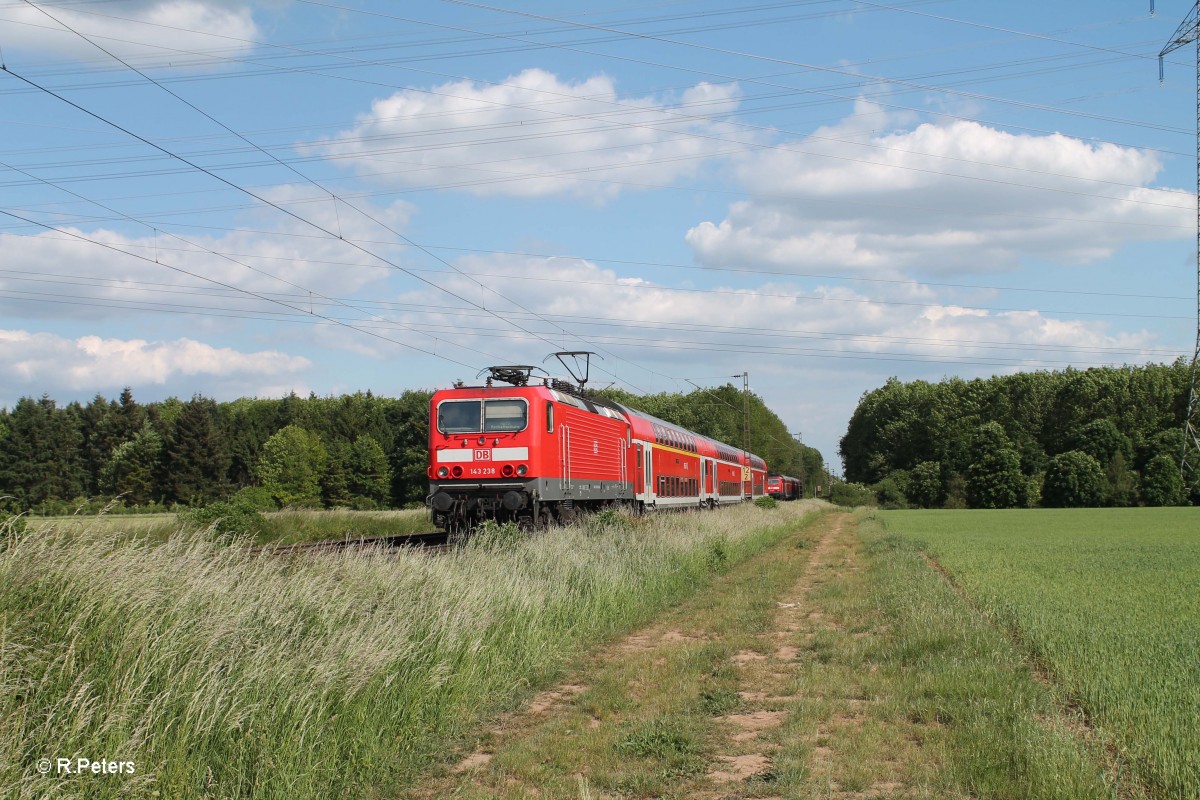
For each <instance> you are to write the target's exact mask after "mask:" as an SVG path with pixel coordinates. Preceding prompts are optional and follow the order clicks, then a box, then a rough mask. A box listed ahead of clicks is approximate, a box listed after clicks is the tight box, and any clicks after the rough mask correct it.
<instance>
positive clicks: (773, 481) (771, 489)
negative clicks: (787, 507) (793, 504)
mask: <svg viewBox="0 0 1200 800" xmlns="http://www.w3.org/2000/svg"><path fill="white" fill-rule="evenodd" d="M767 494H768V495H769V496H771V497H774V498H775V499H776V500H799V499H800V498H801V497H803V496H804V484H802V483H800V479H799V478H791V477H788V476H787V475H772V476H771V477H769V478H767Z"/></svg>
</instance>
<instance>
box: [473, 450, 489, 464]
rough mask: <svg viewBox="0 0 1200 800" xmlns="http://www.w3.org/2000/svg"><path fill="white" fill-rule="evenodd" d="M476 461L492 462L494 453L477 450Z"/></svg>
mask: <svg viewBox="0 0 1200 800" xmlns="http://www.w3.org/2000/svg"><path fill="white" fill-rule="evenodd" d="M475 460H476V461H491V460H492V451H491V450H476V451H475Z"/></svg>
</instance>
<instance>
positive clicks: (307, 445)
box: [254, 425, 329, 506]
mask: <svg viewBox="0 0 1200 800" xmlns="http://www.w3.org/2000/svg"><path fill="white" fill-rule="evenodd" d="M328 461H329V454H328V452H327V451H326V449H325V445H324V444H323V443H322V442H321V437H319V436H317V435H316V434H315V433H310V432H309V431H306V430H305V429H304V428H301V427H300V426H298V425H288V426H287V427H285V428H283V429H281V430H280V431H278V432H277V433H276V434H275V435H273V436H272V437H271V438H269V439H267V441H266V443H264V444H263V448H262V453H261V454H260V456H259V459H258V462H257V463H256V464H255V467H254V473H255V478H257V480H258V481H259V483H260V484H262V486H263V487H264V488H266V489H267V490H268V491H270V492H271V495H272V497H274V498H275V502H277V503H278V504H279V505H280V506H311V505H318V504H320V500H321V475H322V474H324V472H325V467H326V464H327V463H328Z"/></svg>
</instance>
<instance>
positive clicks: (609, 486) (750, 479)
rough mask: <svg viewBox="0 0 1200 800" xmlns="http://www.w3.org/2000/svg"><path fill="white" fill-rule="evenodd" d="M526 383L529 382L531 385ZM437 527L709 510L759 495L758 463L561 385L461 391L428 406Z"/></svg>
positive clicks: (763, 470) (763, 471) (762, 484)
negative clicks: (618, 510) (616, 509)
mask: <svg viewBox="0 0 1200 800" xmlns="http://www.w3.org/2000/svg"><path fill="white" fill-rule="evenodd" d="M526 379H527V376H526ZM428 475H429V478H430V484H429V496H428V498H427V502H428V504H429V507H430V509H431V510H432V513H433V521H434V524H436V525H438V526H439V527H442V528H444V529H446V530H467V529H469V528H471V527H473V526H474V525H476V524H478V523H479V522H482V521H483V520H487V519H493V520H497V521H507V520H513V521H518V522H527V523H529V524H532V525H540V524H544V523H547V522H550V521H569V520H571V519H573V518H574V516H575V514H576V513H577V512H579V511H584V510H595V509H599V508H605V507H609V506H616V505H620V506H624V507H626V508H629V509H631V510H634V511H638V512H642V511H652V510H656V509H666V508H702V507H706V508H712V507H714V506H716V505H718V504H722V503H735V502H741V501H742V500H749V499H753V498H756V497H762V496H763V495H764V494H765V492H766V480H767V465H766V463H765V462H764V461H763V460H762V459H761V458H759V457H758V456H756V455H753V454H750V453H745V452H743V451H742V450H739V449H736V448H733V447H730V446H729V445H727V444H723V443H721V442H718V441H716V440H714V439H709V438H707V437H705V436H701V435H699V434H697V433H693V432H691V431H688V430H685V429H684V428H681V427H679V426H678V425H672V424H671V423H669V422H665V421H663V420H660V419H658V418H656V417H652V416H650V415H649V414H644V413H642V412H640V411H635V410H633V409H631V408H627V407H625V406H622V405H618V404H616V403H610V402H607V401H604V400H600V399H598V398H595V397H591V396H589V395H586V394H583V393H580V392H578V391H575V390H574V387H571V386H570V385H568V384H565V383H562V382H559V381H555V382H553V383H550V382H549V381H547V382H546V384H545V385H542V386H528V385H505V386H493V385H492V380H490V379H489V380H488V382H487V385H485V386H473V387H455V388H453V389H444V390H441V391H438V392H435V393H434V395H433V398H432V400H431V405H430V425H429V469H428Z"/></svg>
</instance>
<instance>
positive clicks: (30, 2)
mask: <svg viewBox="0 0 1200 800" xmlns="http://www.w3.org/2000/svg"><path fill="white" fill-rule="evenodd" d="M24 1H25V3H26V4H27V5H29V6H31V7H33V8H36V9H38V10H39V11H41V12H42V13H43V14H46V16H48V17H50V18H51V19H52V20H54V21H55V22H58V23H59V24H61V25H63V27H64V28H66V29H67V30H69V31H71V32H72V33H74V34H75V35H77V36H79V37H80V38H82V39H84V40H85V41H88V42H89V44H92V45H93V46H95V47H97V48H99V49H100V50H101V51H102V52H104V53H105V54H106V55H108V56H110V57H111V58H113V59H114V60H116V61H118V62H120V63H121V64H123V65H124V66H126V67H128V68H129V69H131V70H133V71H134V72H136V73H137V74H138V75H139V76H141V77H142V78H144V79H145V80H147V81H149V82H150V83H152V84H154V85H155V86H157V87H158V88H160V89H161V90H163V91H165V92H167V93H168V94H170V95H171V96H172V97H174V98H176V99H177V100H179V101H180V102H182V103H184V104H185V105H187V106H188V107H189V108H191V109H192V110H194V111H196V112H197V113H199V114H201V115H202V116H204V117H205V118H206V119H208V120H210V121H212V122H213V123H215V124H216V125H218V126H220V127H221V128H222V129H224V130H225V131H227V132H229V133H231V134H233V135H235V136H237V137H238V138H239V139H240V140H242V141H243V142H245V143H246V144H249V145H250V146H252V147H253V148H254V149H255V150H257V151H258V152H261V153H263V154H264V155H266V156H268V157H269V158H271V159H272V160H273V161H275V162H276V163H279V164H280V165H282V166H285V167H287V168H288V169H289V170H290V171H291V172H292V173H293V174H295V175H297V176H298V177H300V178H301V179H302V180H304V181H305V182H306V183H309V184H310V185H312V186H314V187H317V188H318V189H321V190H322V191H324V192H326V193H327V194H329V196H330V198H332V200H333V208H334V215H335V219H337V226H338V232H337V234H336V235H337V238H338V239H339V240H342V241H345V240H344V238H343V236H342V233H341V221H340V216H339V215H338V213H337V202H338V200H339V198H338V197H337V195H335V194H334V193H333V192H331V191H330V190H328V189H326V188H325V187H324V186H322V185H321V184H319V183H318V182H317V181H315V180H313V179H312V178H311V177H309V176H307V175H304V174H303V173H301V172H299V171H298V170H296V169H295V168H294V167H291V166H289V165H286V164H284V163H283V162H282V161H280V160H279V159H278V158H276V157H275V156H274V155H272V154H271V153H269V152H267V151H266V150H264V149H263V148H261V147H259V146H258V145H257V144H255V143H254V142H253V141H251V140H249V139H247V138H246V137H245V136H242V135H241V134H239V133H237V132H236V131H234V130H233V129H231V128H229V127H228V126H227V125H225V124H224V123H222V122H221V121H220V120H217V119H216V118H214V117H213V116H212V115H210V114H208V113H207V112H205V111H203V110H202V109H200V108H199V107H197V106H196V105H195V104H193V103H191V102H189V101H188V100H186V99H184V98H183V97H181V96H179V95H178V94H176V93H175V92H173V91H171V90H170V89H168V88H167V87H165V86H162V85H161V84H160V83H159V82H158V81H156V80H155V79H154V78H152V77H150V76H149V75H146V74H145V73H143V72H142V71H141V70H138V69H137V68H136V67H133V66H131V65H130V64H128V63H127V62H126V61H124V60H123V59H121V58H120V57H119V56H117V55H115V54H113V53H111V52H109V51H108V50H106V49H104V48H103V47H101V46H100V45H98V44H96V43H95V42H92V41H91V40H90V39H88V37H87V36H85V35H84V34H82V33H80V32H79V31H76V30H74V29H73V28H71V27H70V26H68V25H66V24H64V23H62V22H61V21H60V20H58V19H57V18H55V17H54V16H53V15H51V14H49V13H48V12H46V11H45V10H44V9H41V8H40V7H39V6H38V5H37V4H35V3H34V2H33V0H24ZM52 94H53V93H52ZM55 96H58V95H55ZM60 99H65V98H61V97H60ZM67 102H68V103H70V101H67ZM70 104H71V105H73V106H75V107H76V108H80V107H79V106H78V105H77V104H75V103H70ZM89 113H91V112H89ZM93 116H95V115H93ZM100 119H101V120H102V121H104V122H107V123H108V124H113V123H112V122H111V121H109V120H107V119H104V118H100ZM114 127H117V128H118V129H120V130H124V129H123V128H121V127H120V126H116V125H114ZM125 132H127V133H129V131H125ZM133 135H134V136H135V137H136V138H138V139H139V140H141V141H143V142H146V143H147V144H151V146H154V147H156V148H157V149H159V150H162V151H163V152H164V153H166V154H168V155H170V156H172V157H174V158H180V157H179V156H178V155H176V154H174V153H171V152H170V151H167V150H164V149H163V148H161V147H158V146H157V145H154V144H153V143H152V142H149V141H148V140H146V139H144V138H143V137H140V136H137V135H136V134H133ZM180 160H182V161H184V162H185V163H187V164H189V165H190V166H193V167H196V168H198V169H200V170H201V171H203V172H205V173H206V174H208V175H211V176H213V177H218V179H220V180H223V181H224V179H222V178H219V176H216V175H215V173H213V172H211V171H209V170H207V169H204V168H203V167H198V165H196V164H194V162H192V161H189V160H187V159H182V158H180ZM224 182H225V183H227V184H229V185H230V186H232V187H234V188H237V189H239V190H240V191H244V192H245V191H246V190H245V189H244V188H242V187H240V186H237V185H235V184H233V183H231V182H229V181H224ZM247 193H248V194H251V196H253V197H255V199H258V200H259V201H260V202H267V203H268V204H269V205H272V206H274V207H275V208H277V209H279V210H283V211H285V213H290V212H286V209H283V208H282V207H280V206H278V205H276V204H274V203H271V202H270V201H267V200H265V199H264V198H262V197H259V196H258V195H255V194H253V193H252V192H247ZM343 202H345V201H343ZM347 205H349V207H350V208H352V209H354V210H355V211H356V212H358V213H359V214H361V215H362V216H364V217H366V218H367V219H369V220H370V221H371V222H373V223H374V224H376V225H378V226H380V227H381V228H383V229H385V230H387V231H388V232H389V233H391V234H393V235H394V236H396V237H398V238H400V239H401V240H403V241H404V242H406V243H407V244H409V245H410V246H413V247H416V248H418V249H421V250H422V251H423V252H424V253H425V254H426V255H428V256H430V257H432V258H434V259H435V260H437V261H439V262H440V263H442V264H444V265H445V266H447V267H449V268H450V269H452V270H454V271H456V272H459V274H465V273H462V271H461V270H458V268H457V267H455V266H454V265H453V264H451V263H450V262H449V261H446V260H444V259H442V258H440V257H439V256H437V255H436V254H434V253H432V252H430V251H428V250H425V249H424V248H422V247H421V245H420V244H419V243H417V242H415V241H413V240H412V239H410V238H408V237H407V236H405V235H404V234H402V233H400V232H399V231H398V230H396V229H395V228H393V227H392V226H391V225H388V224H387V223H385V222H383V221H382V220H379V219H377V218H376V217H374V216H373V215H371V214H369V213H368V212H366V211H363V210H362V209H360V208H358V207H357V206H355V205H353V204H350V203H347ZM291 215H292V216H293V217H295V218H296V219H298V220H300V221H302V222H305V223H306V224H309V225H312V226H313V227H316V228H318V229H319V230H322V231H325V229H324V228H323V227H322V226H319V225H316V224H315V223H312V222H311V221H309V220H307V219H305V218H302V217H299V216H298V215H295V214H291ZM326 232H328V233H330V235H331V236H332V235H333V233H332V232H329V231H326ZM359 249H363V250H364V252H368V254H369V255H372V256H373V257H375V258H380V259H381V260H384V261H387V259H382V257H380V256H379V255H378V254H375V253H371V252H370V251H366V250H365V249H364V248H361V247H359ZM387 263H389V264H391V263H392V262H390V261H387ZM393 266H396V268H398V269H401V270H402V271H404V268H403V267H400V266H399V265H395V264H393ZM408 274H410V275H411V274H412V273H411V272H409V273H408ZM415 277H419V276H415ZM426 282H427V283H428V281H426ZM475 282H476V283H477V284H478V285H479V287H480V288H481V289H483V290H485V291H490V292H492V293H494V294H496V295H497V296H498V297H500V298H501V299H502V300H504V301H505V302H508V303H510V304H512V305H514V306H516V307H517V308H520V309H522V310H525V311H528V309H526V308H525V307H524V306H523V305H521V303H519V302H517V301H515V300H512V299H511V298H509V297H506V296H505V295H503V294H502V293H500V292H498V291H496V290H495V289H492V288H491V287H486V286H484V284H482V283H480V282H478V281H475ZM431 285H436V284H431ZM438 288H440V289H442V290H443V291H446V292H447V293H449V294H451V295H452V296H454V297H456V298H457V299H462V298H461V297H459V296H458V295H456V294H455V293H453V292H450V291H449V290H448V289H445V288H444V287H440V286H438ZM481 307H483V308H484V310H487V309H486V307H485V306H483V305H481ZM530 313H534V312H530ZM496 316H497V318H499V319H506V318H504V317H500V316H499V315H498V314H497V315H496ZM506 321H507V322H508V324H510V325H513V326H514V327H518V328H519V327H520V326H519V325H518V324H517V323H515V322H513V321H512V320H511V319H506ZM560 330H561V331H562V333H563V334H564V336H565V335H571V336H572V338H575V339H579V340H580V341H585V340H583V339H582V338H581V337H578V336H576V335H574V334H570V332H568V331H567V330H566V329H565V328H560ZM526 332H528V331H526ZM535 335H538V334H535ZM538 338H542V339H543V340H544V341H546V342H547V343H551V344H553V343H552V342H550V340H548V339H545V337H542V336H540V335H538ZM585 343H586V342H585ZM621 360H622V361H626V363H633V362H629V361H628V360H626V359H621ZM635 366H637V365H636V364H635ZM600 371H602V372H605V374H608V375H610V376H612V377H614V378H616V377H617V376H616V375H614V374H613V373H611V372H609V371H608V370H603V369H601V370H600ZM651 372H653V371H652V370H651ZM655 374H660V375H661V373H655ZM663 377H665V376H663ZM618 379H619V378H618ZM629 385H630V386H633V384H629ZM635 388H636V387H635ZM643 391H644V390H643Z"/></svg>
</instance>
